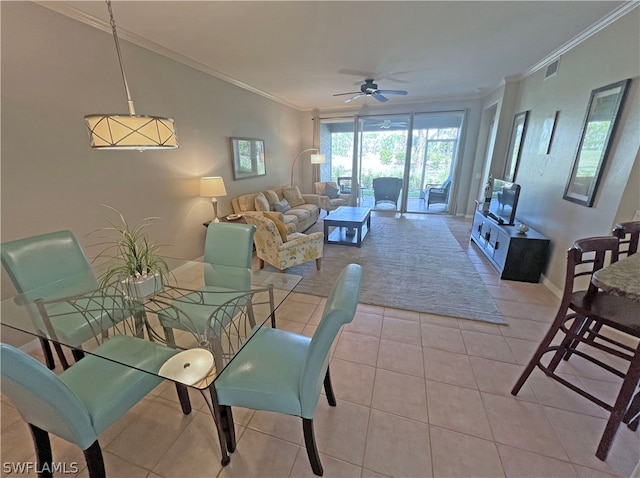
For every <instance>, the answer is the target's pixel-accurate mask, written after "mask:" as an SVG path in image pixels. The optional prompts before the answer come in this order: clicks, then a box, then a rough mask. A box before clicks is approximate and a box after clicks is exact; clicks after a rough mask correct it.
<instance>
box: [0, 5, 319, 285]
mask: <svg viewBox="0 0 640 478" xmlns="http://www.w3.org/2000/svg"><path fill="white" fill-rule="evenodd" d="M0 6H1V9H2V10H1V13H2V16H1V20H2V30H1V34H2V38H1V40H2V43H1V45H2V92H1V93H2V177H1V186H2V219H1V220H2V230H1V233H2V235H1V239H2V241H7V240H12V239H16V238H21V237H25V236H30V235H34V234H39V233H45V232H49V231H55V230H60V229H71V230H72V231H73V232H74V233H75V234H76V236H77V237H78V239H79V240H80V242H81V243H82V244H83V246H85V250H86V252H87V255H88V256H90V257H92V256H94V255H95V254H96V253H97V250H95V249H92V248H87V247H86V246H88V245H89V244H91V243H92V242H95V240H94V239H92V238H87V237H86V234H87V233H89V232H90V231H92V230H95V229H97V228H100V227H103V226H105V225H106V222H107V220H108V219H111V218H112V216H109V214H108V212H107V210H106V209H104V208H102V207H101V206H100V204H101V203H106V204H109V205H112V206H114V207H116V208H118V209H120V210H121V211H123V212H124V213H125V214H126V216H127V217H128V218H129V219H130V220H131V221H138V220H140V219H141V218H144V217H148V216H159V217H161V218H162V219H161V221H159V222H158V223H157V224H156V225H155V226H154V229H153V230H151V234H152V236H153V239H155V240H156V241H157V242H158V243H160V244H167V245H169V247H166V248H165V249H164V250H163V251H164V253H165V254H166V255H172V256H176V257H184V258H195V257H198V256H200V255H202V247H203V243H204V235H205V228H204V227H203V226H202V223H203V222H204V221H207V220H209V219H211V217H212V214H213V211H212V208H211V203H210V201H209V200H208V199H205V198H200V197H198V193H199V182H198V178H199V177H201V176H210V175H220V176H222V177H223V178H224V180H225V185H226V189H227V193H228V196H227V197H225V198H220V202H219V214H221V215H224V214H229V213H231V212H232V209H231V204H230V199H231V198H232V197H234V196H237V195H239V194H242V193H245V192H249V191H254V190H260V189H262V188H266V187H269V186H276V185H282V184H288V182H289V173H290V167H291V161H292V160H293V158H294V157H295V155H296V154H297V153H298V152H299V151H300V150H301V148H303V147H309V144H308V143H305V142H304V141H302V138H305V139H308V138H310V137H311V125H312V122H311V120H310V119H309V114H308V113H301V112H299V111H296V110H293V109H291V108H288V107H286V106H283V105H281V104H279V103H276V102H273V101H270V100H268V99H266V98H264V97H262V96H259V95H256V94H254V93H250V92H248V91H246V90H243V89H240V88H238V87H235V86H233V85H231V84H229V83H226V82H223V81H221V80H218V79H216V78H213V77H211V76H209V75H206V74H204V73H202V72H200V71H197V70H195V69H192V68H190V67H187V66H185V65H182V64H180V63H177V62H175V61H172V60H169V59H167V58H164V57H162V56H160V55H157V54H155V53H152V52H150V51H148V50H145V49H142V48H140V47H137V46H135V45H133V44H130V43H127V42H124V41H121V47H122V53H123V59H124V64H125V69H126V73H127V77H128V81H129V86H130V89H131V93H132V96H133V100H134V102H135V106H136V112H137V113H138V114H149V115H160V116H169V117H172V118H174V119H175V121H176V125H177V130H178V138H179V141H180V148H179V149H177V150H173V151H147V152H144V153H138V152H135V151H133V152H117V151H94V150H92V149H91V148H90V147H89V139H88V134H87V132H86V129H85V126H84V121H83V116H84V115H86V114H90V113H126V111H127V105H126V96H125V92H124V88H123V85H122V79H121V76H120V70H119V68H118V62H117V57H116V53H115V48H114V44H113V37H112V36H111V35H110V34H107V33H104V32H102V31H99V30H97V29H94V28H92V27H89V26H87V25H84V24H82V23H79V22H77V21H75V20H71V19H69V18H67V17H65V16H62V15H59V14H57V13H54V12H52V11H50V10H48V9H46V8H43V7H40V6H38V5H36V4H33V3H29V2H1V4H0ZM230 136H242V137H255V138H261V139H263V140H264V141H265V147H266V161H267V176H266V177H261V178H255V179H245V180H242V181H234V180H233V176H232V173H231V167H230V165H231V159H230V151H229V137H230ZM7 284H8V281H7V279H6V276H4V275H3V281H2V285H3V296H5V297H6V296H7V294H9V293H10V290H9V291H8V290H7V289H8V288H7ZM9 289H10V288H9Z"/></svg>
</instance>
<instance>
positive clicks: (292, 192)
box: [282, 186, 305, 207]
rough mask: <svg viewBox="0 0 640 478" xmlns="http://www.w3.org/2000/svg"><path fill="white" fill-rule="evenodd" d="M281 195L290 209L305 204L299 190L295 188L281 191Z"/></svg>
mask: <svg viewBox="0 0 640 478" xmlns="http://www.w3.org/2000/svg"><path fill="white" fill-rule="evenodd" d="M282 195H283V196H284V198H285V199H286V200H287V202H288V203H289V206H291V207H297V206H300V205H302V204H304V203H305V202H304V199H302V194H300V190H299V189H298V187H297V186H296V187H294V188H285V189H283V190H282Z"/></svg>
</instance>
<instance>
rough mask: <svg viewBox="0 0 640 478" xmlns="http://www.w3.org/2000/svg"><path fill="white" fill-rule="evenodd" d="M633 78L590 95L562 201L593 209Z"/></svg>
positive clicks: (599, 89)
mask: <svg viewBox="0 0 640 478" xmlns="http://www.w3.org/2000/svg"><path fill="white" fill-rule="evenodd" d="M630 83H631V80H630V79H627V80H622V81H618V82H617V83H612V84H610V85H607V86H603V87H601V88H597V89H595V90H593V91H592V92H591V97H590V98H589V104H588V106H587V114H586V116H585V120H584V125H583V126H582V135H581V137H580V143H578V151H577V152H576V157H575V160H574V162H573V168H572V170H571V175H570V176H569V180H568V181H567V187H566V188H565V190H564V196H563V198H564V199H566V200H567V201H572V202H575V203H577V204H582V205H583V206H587V207H591V206H593V201H594V199H595V195H596V191H597V190H598V183H599V182H600V179H601V177H602V172H603V170H604V165H605V163H606V161H607V156H608V154H609V149H610V148H611V140H612V139H613V136H614V134H615V130H616V127H617V125H618V120H619V119H620V113H621V111H622V105H623V103H624V99H625V96H626V94H627V90H628V89H629V84H630Z"/></svg>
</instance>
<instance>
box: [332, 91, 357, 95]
mask: <svg viewBox="0 0 640 478" xmlns="http://www.w3.org/2000/svg"><path fill="white" fill-rule="evenodd" d="M359 93H360V92H359V91H351V92H349V93H336V94H335V95H333V96H344V95H357V94H359Z"/></svg>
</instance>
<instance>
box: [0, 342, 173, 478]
mask: <svg viewBox="0 0 640 478" xmlns="http://www.w3.org/2000/svg"><path fill="white" fill-rule="evenodd" d="M93 353H99V354H100V355H102V356H107V357H108V356H117V357H118V359H119V360H123V361H125V362H127V363H129V362H130V363H135V364H137V365H138V366H139V367H141V368H144V369H146V370H154V371H157V370H159V369H160V367H161V365H162V363H164V361H166V360H167V359H168V358H169V357H171V356H172V355H173V354H175V351H174V350H171V349H169V348H167V347H163V346H161V345H158V344H155V343H153V342H149V341H145V340H143V339H139V338H136V337H129V336H116V337H113V338H112V339H110V340H108V341H107V342H105V343H104V344H103V345H101V346H100V347H99V348H98V349H96V350H95V352H93ZM0 362H1V363H2V366H1V375H2V382H1V384H2V393H3V394H4V395H5V396H6V397H8V398H9V400H11V402H12V403H13V405H14V406H15V407H16V408H17V409H18V411H19V412H20V415H21V416H22V418H23V419H24V420H25V422H27V423H28V424H29V427H30V429H31V435H32V437H33V442H34V445H35V448H36V454H37V459H38V469H39V470H43V469H45V470H46V469H48V470H52V469H53V468H52V452H51V444H50V441H49V433H53V434H54V435H57V436H59V437H61V438H64V439H65V440H67V441H69V442H71V443H74V444H76V445H78V446H79V447H80V448H81V449H82V450H83V451H84V455H85V458H86V460H87V467H88V469H89V476H90V477H92V478H96V477H104V476H105V470H104V463H103V459H102V451H101V449H100V445H99V443H98V436H99V435H100V434H101V433H102V432H103V431H104V430H105V429H106V428H107V427H109V426H110V425H111V424H112V423H114V422H115V421H116V420H118V418H120V417H121V416H122V415H124V413H125V412H127V410H129V409H130V408H131V407H133V406H134V405H135V404H136V403H138V402H139V401H140V400H141V399H142V398H143V397H144V396H145V395H147V394H148V393H149V392H150V391H151V390H153V389H154V388H155V387H156V386H157V385H158V384H159V383H160V382H161V381H162V379H161V378H159V377H157V376H155V375H153V374H150V373H146V372H142V371H140V370H136V369H134V368H129V367H126V366H124V365H121V364H118V363H115V362H112V361H111V360H108V359H104V358H100V357H96V356H94V355H92V354H91V355H87V356H86V357H84V358H83V359H82V360H80V361H79V362H78V363H77V364H75V365H74V366H73V367H70V368H69V369H67V370H65V371H64V372H62V373H61V374H60V375H56V374H55V373H53V372H51V371H50V370H47V368H46V367H45V366H44V365H42V364H41V363H40V362H38V361H37V360H35V359H34V358H32V357H30V356H29V355H27V354H25V353H24V352H22V351H20V350H18V349H16V348H14V347H11V346H10V345H6V344H0ZM42 476H47V475H46V473H45V474H43V475H42ZM48 476H51V474H50V473H49V474H48Z"/></svg>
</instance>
